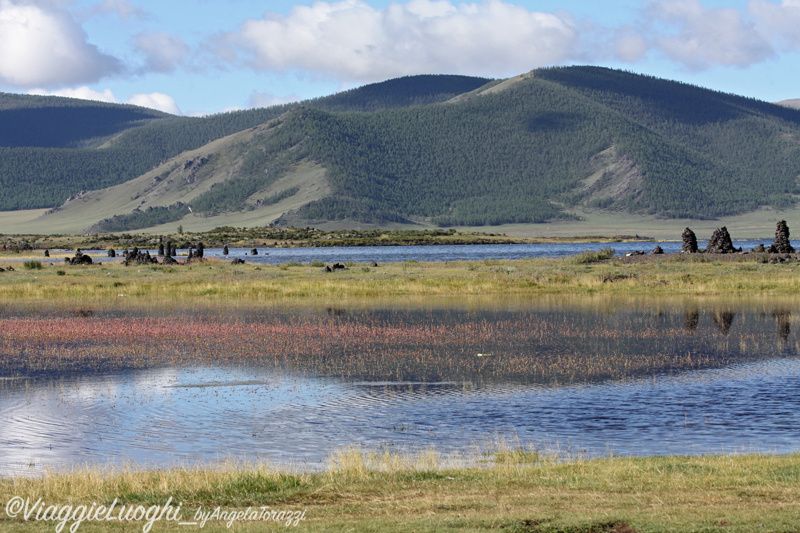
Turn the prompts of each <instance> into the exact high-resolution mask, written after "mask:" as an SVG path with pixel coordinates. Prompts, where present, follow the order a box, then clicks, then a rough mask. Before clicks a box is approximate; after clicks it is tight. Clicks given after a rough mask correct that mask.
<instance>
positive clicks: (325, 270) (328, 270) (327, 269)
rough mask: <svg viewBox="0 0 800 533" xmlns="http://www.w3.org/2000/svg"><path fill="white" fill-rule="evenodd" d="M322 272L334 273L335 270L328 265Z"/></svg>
mask: <svg viewBox="0 0 800 533" xmlns="http://www.w3.org/2000/svg"><path fill="white" fill-rule="evenodd" d="M322 271H323V272H333V270H331V267H329V266H328V265H325V268H324V269H322Z"/></svg>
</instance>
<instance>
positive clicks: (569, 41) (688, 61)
mask: <svg viewBox="0 0 800 533" xmlns="http://www.w3.org/2000/svg"><path fill="white" fill-rule="evenodd" d="M574 64H578V65H581V64H591V65H602V66H608V67H612V68H621V69H625V70H630V71H633V72H639V73H645V74H651V75H655V76H659V77H662V78H667V79H673V80H680V81H684V82H687V83H692V84H695V85H700V86H703V87H708V88H711V89H716V90H721V91H725V92H732V93H737V94H742V95H745V96H751V97H755V98H758V99H762V100H767V101H778V100H784V99H793V98H800V68H798V67H800V0H741V1H727V2H725V1H719V0H605V1H602V2H600V1H583V2H576V1H569V0H562V1H554V0H486V1H477V2H472V1H467V2H461V3H459V2H456V1H454V0H407V1H396V2H392V1H387V0H372V1H370V0H342V1H339V0H330V1H305V2H288V1H283V0H279V1H257V0H197V1H188V0H158V1H156V0H0V91H3V92H14V93H31V94H57V95H65V96H75V97H81V98H91V99H99V100H105V101H111V102H120V103H134V104H138V105H145V106H149V107H154V108H157V109H162V110H165V111H168V112H172V113H178V114H185V115H199V114H205V113H214V112H219V111H225V110H230V109H244V108H249V107H255V106H264V105H270V104H275V103H283V102H287V101H292V100H298V99H305V98H313V97H316V96H324V95H327V94H331V93H334V92H336V91H338V90H342V89H347V88H351V87H356V86H359V85H363V84H365V83H371V82H376V81H382V80H385V79H390V78H395V77H399V76H405V75H411V74H465V75H474V76H485V77H493V78H500V77H508V76H513V75H515V74H520V73H523V72H527V71H529V70H532V69H534V68H537V67H542V66H552V65H574Z"/></svg>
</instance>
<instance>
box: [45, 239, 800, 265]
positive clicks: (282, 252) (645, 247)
mask: <svg viewBox="0 0 800 533" xmlns="http://www.w3.org/2000/svg"><path fill="white" fill-rule="evenodd" d="M707 244H708V242H707V241H698V245H699V246H700V248H704V247H705V246H706V245H707ZM759 244H764V245H765V246H769V245H770V244H772V240H771V239H769V240H762V241H756V240H740V241H733V245H734V246H735V247H736V248H742V249H743V250H745V251H749V250H750V249H752V248H754V247H755V246H757V245H759ZM656 246H661V248H662V249H663V250H664V252H665V253H677V252H680V250H681V243H680V241H678V242H675V241H670V242H641V241H639V242H612V243H600V242H586V243H584V242H581V243H575V242H570V243H548V244H463V245H430V246H347V247H342V246H338V247H308V248H268V247H265V246H262V247H258V246H256V247H255V248H256V250H257V251H258V255H251V253H250V252H251V251H252V248H230V249H229V254H228V255H227V258H230V259H232V258H234V257H239V258H243V259H245V261H247V262H250V263H259V264H274V265H277V264H281V263H289V262H293V261H294V262H298V263H311V262H313V261H323V262H326V263H334V262H341V263H345V262H348V261H352V262H354V263H369V262H372V261H376V262H378V263H397V262H404V261H410V260H414V261H482V260H483V259H526V258H533V257H569V256H572V255H576V254H579V253H581V252H584V251H586V250H592V251H595V250H600V249H601V248H613V249H614V250H615V251H616V253H617V255H618V256H624V255H625V254H628V253H630V252H633V251H636V250H638V251H644V252H647V253H648V254H649V253H650V252H652V251H653V248H655V247H656ZM793 246H796V247H797V246H800V243H795V244H793ZM84 251H86V250H84ZM119 251H121V250H119ZM178 252H179V253H181V252H183V253H185V252H186V250H179V251H178ZM96 253H97V254H99V255H101V256H103V255H105V251H104V250H98V251H97V252H96ZM150 253H151V254H152V255H155V253H156V250H155V249H151V250H150ZM73 254H74V252H70V253H65V254H62V255H70V256H71V255H73ZM205 255H206V257H219V258H225V257H226V256H224V255H223V254H222V249H221V248H206V249H205ZM53 257H54V258H55V257H59V256H58V254H53Z"/></svg>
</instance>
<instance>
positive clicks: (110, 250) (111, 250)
mask: <svg viewBox="0 0 800 533" xmlns="http://www.w3.org/2000/svg"><path fill="white" fill-rule="evenodd" d="M108 257H117V252H115V251H114V249H113V248H109V249H108Z"/></svg>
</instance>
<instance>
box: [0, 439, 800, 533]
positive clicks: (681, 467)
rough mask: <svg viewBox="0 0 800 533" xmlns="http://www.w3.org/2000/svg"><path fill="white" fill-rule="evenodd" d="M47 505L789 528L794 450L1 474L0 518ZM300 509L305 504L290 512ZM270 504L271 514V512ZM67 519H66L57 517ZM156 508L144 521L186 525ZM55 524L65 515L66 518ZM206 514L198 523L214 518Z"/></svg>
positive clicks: (529, 528)
mask: <svg viewBox="0 0 800 533" xmlns="http://www.w3.org/2000/svg"><path fill="white" fill-rule="evenodd" d="M15 498H17V499H23V500H24V499H28V500H29V501H33V502H35V501H37V500H38V499H40V498H41V500H42V501H43V502H45V503H46V504H47V505H55V506H66V505H73V506H78V505H91V504H92V503H93V502H94V503H97V504H98V505H107V506H110V505H111V504H112V502H114V500H116V501H117V506H118V507H117V509H119V508H121V506H125V505H127V506H129V507H131V508H133V507H136V506H139V505H141V506H143V507H145V508H148V507H151V506H159V505H160V506H163V505H165V504H166V503H167V501H168V500H169V499H170V498H172V500H171V501H172V505H173V506H175V505H178V504H180V510H179V512H180V513H181V515H182V519H183V520H184V521H192V520H195V517H197V516H202V515H200V514H198V511H197V510H198V509H202V510H205V511H207V512H213V510H214V509H215V508H217V507H220V508H221V511H226V512H228V513H229V514H228V515H226V516H232V515H231V513H232V512H233V511H236V510H239V511H241V510H246V509H247V508H248V507H249V508H251V509H254V508H260V507H268V508H269V509H270V510H274V511H276V512H279V511H283V512H284V515H283V516H284V517H288V516H290V515H289V513H295V514H294V515H291V516H295V517H300V516H302V517H303V518H302V519H299V520H297V525H296V526H293V525H291V524H290V526H288V527H287V525H286V522H285V521H281V522H278V521H265V520H260V521H252V522H250V521H244V520H239V521H238V522H236V523H235V527H233V530H235V531H283V530H287V529H291V530H296V531H392V532H394V531H421V532H426V531H430V532H434V531H450V530H459V531H503V532H555V531H560V532H589V531H592V532H600V531H616V532H623V531H624V532H632V531H638V532H651V531H652V532H655V531H726V532H735V531H796V530H797V527H798V524H800V504H798V502H800V456H798V455H788V456H774V455H742V456H701V457H645V458H607V459H598V460H571V461H566V462H564V461H557V460H554V459H552V458H549V457H547V456H543V455H540V454H538V453H535V452H530V451H522V452H520V451H515V450H505V451H503V452H497V453H494V454H488V455H486V456H485V461H484V464H483V465H482V466H480V467H475V466H463V465H462V466H455V467H454V466H452V464H451V463H449V462H448V461H447V460H444V459H443V458H442V457H440V456H438V455H437V454H436V453H434V452H428V453H423V454H419V455H415V456H413V457H412V456H407V455H402V454H393V453H377V452H376V453H368V452H365V451H362V450H358V449H354V450H349V451H345V452H340V453H338V454H336V455H335V456H334V457H332V458H331V462H330V465H329V467H328V468H327V469H326V470H324V471H321V472H313V473H310V472H303V473H298V472H292V471H287V470H280V469H276V468H269V467H265V466H249V467H248V466H243V465H239V466H237V465H223V466H221V467H218V468H208V469H191V468H187V469H175V470H167V471H137V470H133V469H131V470H125V471H121V472H120V471H117V472H113V471H110V470H109V471H103V470H92V469H86V470H77V471H75V472H72V473H67V474H49V475H47V476H44V477H43V478H37V479H24V478H13V479H5V480H2V481H0V503H2V505H3V511H2V513H0V530H2V531H8V532H21V531H53V530H54V526H55V525H56V524H54V523H52V522H49V523H48V522H37V521H35V520H33V519H29V520H27V521H26V520H24V519H23V518H22V517H21V515H20V516H19V517H17V518H11V517H10V516H9V512H8V502H10V501H12V500H13V499H15ZM303 513H304V514H303ZM276 516H277V515H276ZM69 525H71V524H67V527H69ZM143 526H144V521H143V520H138V521H137V520H131V521H128V522H122V523H120V522H119V521H116V522H106V523H90V522H85V523H83V524H81V525H80V530H81V531H142V528H143ZM196 529H199V527H198V526H180V525H178V522H177V520H172V521H169V520H166V519H162V520H161V521H159V522H156V523H154V525H153V531H190V530H196ZM65 530H66V529H65ZM226 530H228V529H227V525H226V522H225V520H220V519H210V520H208V522H206V523H205V526H204V527H203V528H202V531H226Z"/></svg>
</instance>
